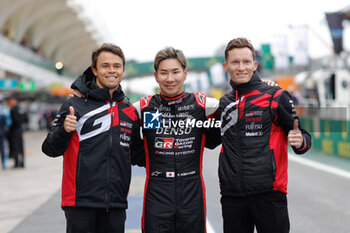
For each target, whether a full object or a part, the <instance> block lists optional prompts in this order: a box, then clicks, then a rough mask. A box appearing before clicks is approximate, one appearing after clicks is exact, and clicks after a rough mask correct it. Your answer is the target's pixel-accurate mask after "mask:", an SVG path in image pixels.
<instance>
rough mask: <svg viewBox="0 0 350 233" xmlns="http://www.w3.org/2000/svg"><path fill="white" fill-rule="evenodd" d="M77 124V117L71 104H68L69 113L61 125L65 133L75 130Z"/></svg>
mask: <svg viewBox="0 0 350 233" xmlns="http://www.w3.org/2000/svg"><path fill="white" fill-rule="evenodd" d="M76 126H77V117H76V116H75V115H74V108H73V106H69V115H67V116H66V119H64V123H63V127H64V130H65V131H66V132H67V133H70V132H72V131H74V130H75V128H76Z"/></svg>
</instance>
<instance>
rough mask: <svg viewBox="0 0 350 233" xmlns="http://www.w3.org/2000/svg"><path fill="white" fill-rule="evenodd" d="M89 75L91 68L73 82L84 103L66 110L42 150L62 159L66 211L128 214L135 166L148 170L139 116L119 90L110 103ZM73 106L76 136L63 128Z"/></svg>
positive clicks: (76, 102)
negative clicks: (100, 210) (114, 210)
mask: <svg viewBox="0 0 350 233" xmlns="http://www.w3.org/2000/svg"><path fill="white" fill-rule="evenodd" d="M86 75H88V76H89V75H90V76H91V75H93V74H92V72H91V69H88V70H86V71H85V73H84V75H83V76H81V77H79V78H78V80H77V81H78V84H77V82H75V84H76V85H77V87H76V89H79V90H80V91H81V92H82V93H84V94H85V98H78V97H73V98H70V99H68V100H67V101H66V102H65V103H64V104H63V105H62V107H61V109H60V110H59V113H58V115H57V117H56V119H55V122H54V125H53V127H52V128H51V130H50V132H49V133H48V135H47V137H46V139H45V141H44V143H43V145H42V151H43V152H44V153H45V154H46V155H48V156H50V157H57V156H60V155H63V177H62V204H61V205H62V207H64V206H77V207H91V208H107V209H108V208H123V209H125V208H127V194H128V191H129V185H130V178H131V164H138V165H144V149H143V141H142V140H141V138H140V127H139V118H138V114H137V112H136V109H135V108H134V107H133V106H132V105H131V104H130V103H129V102H128V101H126V100H125V99H124V93H123V91H122V90H121V87H119V89H118V90H117V91H115V92H114V94H113V97H112V98H111V97H110V95H109V90H108V89H106V88H99V87H98V86H97V85H96V82H95V81H90V82H88V83H87V84H85V78H86V77H85V76H86ZM90 79H91V77H90ZM85 85H86V86H85ZM69 106H73V107H74V110H75V116H76V117H77V126H76V130H75V131H74V132H72V133H67V132H66V131H65V130H64V128H63V122H64V119H65V117H66V115H67V114H69Z"/></svg>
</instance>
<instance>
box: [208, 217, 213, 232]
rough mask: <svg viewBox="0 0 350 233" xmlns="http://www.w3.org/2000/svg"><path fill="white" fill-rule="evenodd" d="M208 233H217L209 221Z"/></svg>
mask: <svg viewBox="0 0 350 233" xmlns="http://www.w3.org/2000/svg"><path fill="white" fill-rule="evenodd" d="M207 233H215V231H214V229H213V227H212V226H211V224H210V222H209V221H208V219H207Z"/></svg>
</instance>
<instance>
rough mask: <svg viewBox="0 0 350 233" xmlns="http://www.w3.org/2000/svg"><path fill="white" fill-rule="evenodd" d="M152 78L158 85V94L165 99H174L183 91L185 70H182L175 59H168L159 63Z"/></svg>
mask: <svg viewBox="0 0 350 233" xmlns="http://www.w3.org/2000/svg"><path fill="white" fill-rule="evenodd" d="M154 77H155V78H156V81H157V83H158V84H159V87H160V93H161V94H162V95H165V96H167V97H174V96H177V95H179V94H181V93H182V92H183V91H184V82H185V80H186V77H187V69H183V68H182V66H181V63H180V62H179V60H177V59H176V58H169V59H165V60H163V61H161V62H160V63H159V66H158V70H157V71H156V72H154Z"/></svg>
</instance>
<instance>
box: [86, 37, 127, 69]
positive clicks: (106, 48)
mask: <svg viewBox="0 0 350 233" xmlns="http://www.w3.org/2000/svg"><path fill="white" fill-rule="evenodd" d="M102 52H110V53H113V54H115V55H117V56H119V57H120V58H121V59H122V61H123V67H124V68H125V56H124V53H123V50H122V49H121V48H120V47H119V46H117V45H114V44H111V43H104V44H102V45H101V46H100V47H99V48H97V49H95V50H94V51H93V52H92V55H91V67H93V68H95V69H96V64H97V58H98V56H99V55H100V54H101V53H102Z"/></svg>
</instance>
